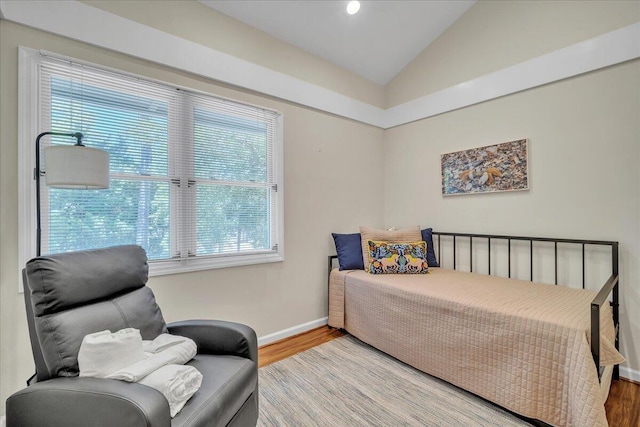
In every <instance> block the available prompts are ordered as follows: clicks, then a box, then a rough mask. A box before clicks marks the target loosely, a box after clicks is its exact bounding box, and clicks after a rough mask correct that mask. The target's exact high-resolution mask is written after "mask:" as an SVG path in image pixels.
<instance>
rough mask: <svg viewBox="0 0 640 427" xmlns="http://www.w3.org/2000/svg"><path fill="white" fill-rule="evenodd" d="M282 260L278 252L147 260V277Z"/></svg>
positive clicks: (282, 257)
mask: <svg viewBox="0 0 640 427" xmlns="http://www.w3.org/2000/svg"><path fill="white" fill-rule="evenodd" d="M282 261H284V256H283V255H282V254H280V253H267V254H252V255H234V256H220V257H210V258H192V259H186V260H168V261H149V277H153V276H164V275H168V274H180V273H189V272H192V271H202V270H213V269H217V268H228V267H240V266H244V265H255V264H266V263H271V262H282Z"/></svg>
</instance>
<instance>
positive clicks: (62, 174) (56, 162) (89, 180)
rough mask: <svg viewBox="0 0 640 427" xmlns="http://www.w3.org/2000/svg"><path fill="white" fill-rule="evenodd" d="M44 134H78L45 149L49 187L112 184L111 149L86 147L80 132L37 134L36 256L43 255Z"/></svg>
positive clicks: (90, 187)
mask: <svg viewBox="0 0 640 427" xmlns="http://www.w3.org/2000/svg"><path fill="white" fill-rule="evenodd" d="M45 135H54V136H68V137H72V138H76V143H75V144H74V145H52V146H49V147H47V148H45V149H44V158H45V166H46V171H45V173H44V176H45V179H46V183H47V186H48V187H53V188H70V189H79V190H95V189H102V188H109V153H108V152H106V151H104V150H100V149H97V148H91V147H86V146H85V145H84V144H83V143H82V138H83V137H84V136H83V135H82V134H81V133H80V132H75V133H64V132H43V133H41V134H40V135H38V137H37V138H36V167H35V171H34V172H35V173H34V178H35V180H36V239H37V245H36V256H40V255H41V244H42V232H41V229H40V176H41V175H42V171H41V170H40V139H41V138H42V137H43V136H45Z"/></svg>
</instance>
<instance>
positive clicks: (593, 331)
mask: <svg viewBox="0 0 640 427" xmlns="http://www.w3.org/2000/svg"><path fill="white" fill-rule="evenodd" d="M433 235H434V236H436V237H437V239H438V240H437V242H438V243H437V246H436V247H437V248H438V249H439V250H438V255H442V247H441V244H442V243H441V238H447V239H450V241H451V240H452V243H453V269H445V268H430V273H429V274H379V275H375V274H369V273H367V272H365V271H364V270H338V269H334V268H332V267H333V263H334V259H335V256H330V257H329V259H328V261H329V264H328V267H329V326H331V327H336V328H341V329H345V330H346V331H347V332H349V333H350V334H352V335H354V336H356V337H357V338H359V339H360V340H362V341H364V342H366V343H368V344H370V345H372V346H374V347H376V348H378V349H380V350H382V351H384V352H386V353H388V354H390V355H391V356H393V357H395V358H397V359H399V360H401V361H403V362H405V363H407V364H409V365H411V366H414V367H416V368H418V369H420V370H422V371H424V372H426V373H428V374H431V375H433V376H436V377H438V378H441V379H443V380H445V381H448V382H449V383H451V384H453V385H456V386H458V387H460V388H463V389H465V390H468V391H470V392H472V393H474V394H476V395H478V396H480V397H483V398H485V399H487V400H489V401H491V402H494V403H496V404H498V405H500V406H502V407H504V408H506V409H508V410H510V411H513V412H514V413H516V414H519V415H521V416H523V417H526V418H530V419H532V420H540V421H542V422H543V423H547V424H550V425H556V426H606V425H607V420H606V414H605V411H604V401H605V400H606V396H607V394H608V384H609V382H610V380H611V378H612V377H613V378H614V379H617V377H618V372H617V365H618V364H619V363H621V362H622V361H623V360H624V359H623V357H622V356H621V355H620V354H619V353H618V351H617V349H618V345H619V344H618V334H617V327H618V304H619V301H618V285H619V284H618V244H617V242H608V241H594V240H574V239H549V238H534V237H518V236H496V235H481V234H462V233H444V232H440V233H438V232H434V233H433ZM461 239H464V241H466V242H468V243H469V248H470V249H471V250H469V257H471V259H470V262H469V263H468V265H469V266H471V267H473V265H474V263H473V253H474V250H473V248H474V247H476V246H477V243H478V241H481V242H482V241H486V242H487V245H488V251H487V253H488V258H489V260H488V265H489V268H488V271H489V274H478V273H474V272H472V271H459V270H457V269H456V267H457V265H459V262H458V261H459V260H458V259H457V253H458V252H459V251H457V250H456V247H455V246H456V244H458V245H459V244H460V242H459V241H460V240H461ZM474 239H475V240H476V244H475V245H474V244H473V241H474ZM497 241H501V242H503V243H504V242H506V245H504V244H501V245H500V246H501V247H502V246H506V247H507V250H508V264H509V265H508V276H509V277H498V276H494V275H490V274H491V266H492V262H491V254H492V252H495V251H493V250H492V243H493V245H494V247H495V243H496V242H497ZM513 241H516V242H525V243H527V244H528V245H530V248H531V250H530V254H531V262H530V265H531V277H530V278H531V279H532V280H533V265H534V262H535V260H534V253H535V251H534V250H533V248H534V243H535V244H538V242H546V243H544V244H552V245H554V246H555V254H556V255H555V277H556V281H557V277H558V257H557V252H558V244H561V245H578V247H579V248H580V247H581V248H582V283H583V284H582V286H583V289H573V288H569V287H564V286H555V285H553V284H542V283H532V282H529V281H524V280H516V279H513V278H510V276H511V270H512V266H511V258H512V255H511V246H512V242H513ZM431 244H432V245H433V243H431ZM592 245H595V246H598V247H601V246H604V247H610V248H611V264H612V268H611V276H610V277H609V278H608V280H607V281H606V283H605V284H604V285H603V286H602V287H601V288H600V289H599V290H597V291H596V290H590V289H584V286H585V285H584V283H585V270H586V269H585V266H584V263H585V250H586V249H585V248H587V247H590V246H592ZM433 246H435V245H433ZM476 264H477V263H476ZM596 367H597V368H596Z"/></svg>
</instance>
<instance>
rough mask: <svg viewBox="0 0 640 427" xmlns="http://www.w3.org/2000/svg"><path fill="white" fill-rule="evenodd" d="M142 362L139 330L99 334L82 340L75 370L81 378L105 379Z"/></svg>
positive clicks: (130, 329) (142, 354)
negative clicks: (77, 369) (77, 368)
mask: <svg viewBox="0 0 640 427" xmlns="http://www.w3.org/2000/svg"><path fill="white" fill-rule="evenodd" d="M145 358H146V356H145V354H144V351H143V349H142V337H141V336H140V331H139V330H137V329H133V328H126V329H121V330H119V331H118V332H113V333H111V331H101V332H96V333H94V334H89V335H87V336H85V337H84V339H83V340H82V344H81V345H80V352H79V353H78V367H79V368H80V376H81V377H96V378H106V377H107V376H108V375H109V374H111V373H112V372H115V371H118V370H120V369H122V368H125V367H127V366H129V365H133V364H135V363H137V362H139V361H141V360H144V359H145Z"/></svg>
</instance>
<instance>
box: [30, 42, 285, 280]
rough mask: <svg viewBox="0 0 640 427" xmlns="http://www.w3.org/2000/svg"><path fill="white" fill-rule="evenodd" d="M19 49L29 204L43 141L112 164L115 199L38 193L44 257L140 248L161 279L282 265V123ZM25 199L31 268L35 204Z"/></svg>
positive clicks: (108, 194) (109, 194)
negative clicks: (79, 138) (76, 135)
mask: <svg viewBox="0 0 640 427" xmlns="http://www.w3.org/2000/svg"><path fill="white" fill-rule="evenodd" d="M20 50H21V73H20V74H21V81H20V91H21V95H20V96H21V100H23V101H24V105H22V107H21V118H20V121H21V154H20V155H21V158H22V160H23V161H22V163H23V167H22V170H21V180H23V181H25V182H24V185H23V186H22V188H25V187H26V188H30V187H32V188H30V189H31V192H28V193H29V194H32V196H31V199H32V200H33V199H35V191H34V190H33V188H35V184H34V179H33V172H29V170H31V171H33V167H34V166H33V165H34V164H35V159H34V156H35V150H34V146H33V144H34V142H32V141H35V137H36V135H37V134H38V133H40V132H45V131H57V132H82V133H83V134H84V136H85V138H84V141H85V143H86V145H87V146H91V147H95V148H101V149H104V150H106V151H108V152H109V154H110V188H109V189H108V190H68V189H55V188H48V187H46V185H44V182H43V183H42V185H41V207H42V208H41V218H42V253H43V254H46V253H58V252H67V251H73V250H81V249H90V248H98V247H106V246H112V245H118V244H138V245H140V246H142V247H144V248H145V250H146V251H147V255H148V257H149V260H150V266H151V272H152V273H153V274H162V273H175V272H179V271H185V270H199V269H208V268H216V267H225V266H233V265H245V264H254V263H262V262H273V261H281V260H282V259H283V256H282V255H283V248H282V236H283V227H282V206H283V199H282V117H281V115H280V114H279V113H277V112H275V111H272V110H268V109H265V108H260V107H256V106H252V105H247V104H243V103H240V102H236V101H232V100H228V99H223V98H219V97H214V96H211V95H206V94H202V93H196V92H194V91H190V90H187V89H183V88H177V87H173V86H170V85H168V84H164V83H158V82H154V81H151V80H146V79H143V78H139V77H136V76H131V75H127V74H123V73H119V72H114V71H110V70H105V69H102V68H99V67H97V66H93V65H90V64H86V63H80V62H79V61H75V60H70V59H65V58H59V57H56V56H54V55H50V54H42V53H41V52H38V51H33V50H30V49H25V48H21V49H20ZM33 123H38V125H37V126H34V125H32V124H33ZM32 128H33V129H32ZM69 143H73V140H71V141H70V140H69V138H67V137H56V136H51V137H47V138H43V139H42V140H41V144H42V145H43V147H46V146H47V145H49V144H69ZM42 161H43V167H42V169H43V171H44V173H46V164H44V159H43V160H42ZM41 179H44V177H41ZM22 198H23V199H25V200H23V201H22V203H21V207H22V208H24V209H26V211H25V212H28V213H29V214H28V215H21V218H23V219H24V221H23V222H27V223H29V224H28V225H21V228H23V229H26V231H27V232H26V233H24V234H21V235H22V237H23V239H24V240H25V242H24V245H22V246H24V248H25V249H24V251H22V250H21V252H25V255H27V256H26V257H25V259H24V260H22V261H26V260H27V259H28V258H29V257H31V256H33V254H34V253H35V250H33V249H30V248H32V247H35V237H34V236H35V233H34V232H33V228H34V227H35V221H29V219H30V218H31V219H32V218H34V217H35V214H31V211H32V210H34V209H35V202H33V203H31V202H30V201H29V200H26V199H28V198H29V196H28V194H23V196H22ZM29 237H31V239H30V241H26V240H27V239H28V238H29ZM29 251H31V252H30V253H28V252H29ZM21 264H22V265H24V264H23V263H21Z"/></svg>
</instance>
